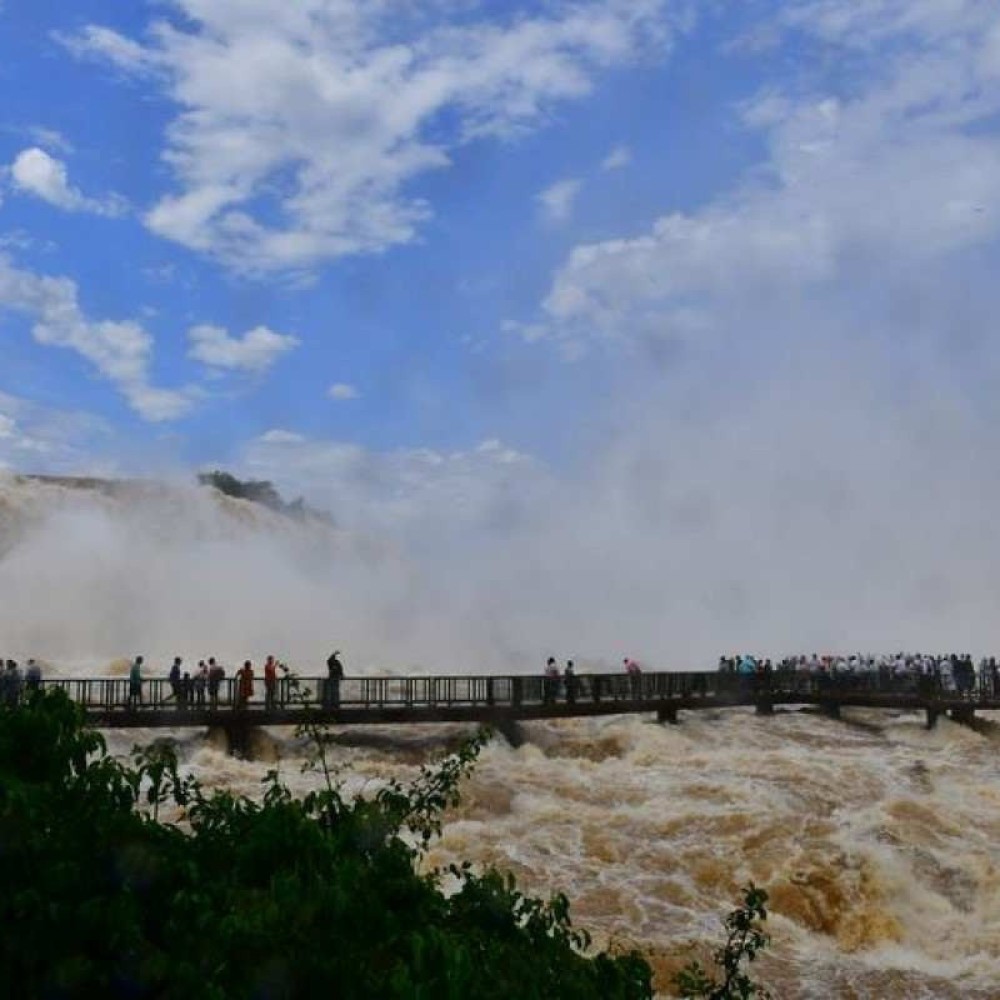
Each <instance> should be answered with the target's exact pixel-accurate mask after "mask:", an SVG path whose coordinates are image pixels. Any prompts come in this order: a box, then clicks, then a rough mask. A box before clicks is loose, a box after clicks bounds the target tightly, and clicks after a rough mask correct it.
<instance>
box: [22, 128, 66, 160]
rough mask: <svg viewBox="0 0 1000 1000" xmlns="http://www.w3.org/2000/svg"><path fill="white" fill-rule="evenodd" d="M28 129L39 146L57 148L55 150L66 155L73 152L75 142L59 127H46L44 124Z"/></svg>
mask: <svg viewBox="0 0 1000 1000" xmlns="http://www.w3.org/2000/svg"><path fill="white" fill-rule="evenodd" d="M27 131H28V135H30V136H31V138H32V140H33V141H34V142H35V144H36V145H38V146H43V147H46V148H48V149H52V150H55V152H57V153H62V154H64V155H67V154H69V153H72V152H73V143H71V142H70V141H69V139H67V138H66V136H64V135H63V134H62V132H59V131H58V130H57V129H54V128H46V127H45V126H44V125H32V126H31V127H30V128H29V129H28V130H27Z"/></svg>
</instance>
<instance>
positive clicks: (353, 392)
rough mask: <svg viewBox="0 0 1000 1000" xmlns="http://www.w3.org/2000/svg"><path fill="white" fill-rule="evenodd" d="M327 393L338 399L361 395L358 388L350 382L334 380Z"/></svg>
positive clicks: (355, 397)
mask: <svg viewBox="0 0 1000 1000" xmlns="http://www.w3.org/2000/svg"><path fill="white" fill-rule="evenodd" d="M326 394H327V395H328V396H329V397H330V399H336V400H338V401H343V400H346V399H357V398H358V397H359V396H360V395H361V393H360V392H358V390H357V388H356V387H355V386H353V385H351V384H350V383H348V382H334V383H333V385H331V386H330V388H329V389H327V392H326Z"/></svg>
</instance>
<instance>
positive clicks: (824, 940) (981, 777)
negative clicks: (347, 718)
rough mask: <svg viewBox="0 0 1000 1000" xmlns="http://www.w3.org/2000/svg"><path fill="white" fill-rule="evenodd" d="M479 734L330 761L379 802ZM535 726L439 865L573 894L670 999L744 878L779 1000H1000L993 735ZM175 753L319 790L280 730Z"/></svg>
mask: <svg viewBox="0 0 1000 1000" xmlns="http://www.w3.org/2000/svg"><path fill="white" fill-rule="evenodd" d="M467 731H468V730H462V729H461V728H460V727H442V726H430V727H412V728H403V727H385V728H381V729H376V728H371V729H364V730H353V729H350V728H347V727H345V728H342V729H340V730H338V731H337V732H338V736H339V739H340V740H341V741H342V742H341V743H340V744H339V745H338V747H337V748H336V753H335V758H336V762H337V764H338V765H339V766H342V767H343V771H342V775H341V777H342V780H343V781H344V784H345V787H346V789H347V790H348V791H352V792H360V793H365V792H368V793H370V792H371V791H372V789H374V788H376V787H378V785H379V784H380V783H381V782H383V781H385V780H386V779H387V778H389V777H399V778H403V779H405V778H407V777H411V776H413V775H414V774H415V773H416V769H417V768H418V766H419V765H420V764H421V763H423V762H426V761H428V760H430V759H432V758H433V757H434V756H435V755H436V754H439V753H441V752H443V750H444V749H445V747H446V746H448V745H449V744H451V743H453V742H454V740H455V739H456V738H457V737H458V736H459V735H461V733H462V732H467ZM524 731H525V734H526V736H527V737H528V742H527V743H526V744H525V745H524V746H522V747H519V748H517V749H512V748H511V747H509V746H508V745H507V744H506V743H504V742H503V741H500V740H498V741H494V742H493V743H491V744H490V745H489V746H488V747H487V748H486V750H485V751H484V753H483V754H482V757H481V759H480V761H479V764H478V766H477V768H476V770H475V772H474V774H473V776H472V778H471V779H470V780H469V781H468V782H467V783H466V785H465V786H464V789H463V797H462V803H461V805H460V806H459V808H458V809H456V810H454V811H453V812H452V813H450V814H449V817H448V822H447V824H446V826H445V830H444V834H443V837H442V838H441V840H440V841H439V842H438V843H436V844H435V846H434V847H433V849H432V850H431V852H430V854H429V856H428V858H427V864H428V865H430V866H434V865H443V864H446V863H447V862H449V861H452V860H456V859H460V858H468V859H471V860H473V861H475V862H478V863H480V864H483V865H495V866H497V867H499V868H502V869H505V870H509V871H512V872H513V873H514V874H515V875H516V876H517V878H518V882H519V884H520V885H521V887H522V888H524V889H525V890H528V891H530V892H533V893H537V894H543V895H546V894H548V893H550V892H554V891H564V892H566V893H567V894H568V895H569V897H570V899H571V901H572V913H573V916H574V920H575V922H576V923H577V924H579V925H580V926H584V927H586V928H588V929H589V930H590V931H591V932H592V933H593V934H594V936H595V940H596V941H597V942H599V943H601V944H607V943H609V942H613V943H617V944H622V945H630V946H631V945H634V946H637V947H639V948H640V949H642V950H643V951H644V952H645V953H646V954H647V955H648V956H649V958H650V960H651V962H652V964H653V966H654V969H655V970H656V975H657V985H658V987H659V989H660V990H661V992H662V994H663V995H665V996H667V995H670V990H669V983H670V980H671V977H672V974H673V973H674V972H675V971H676V969H678V968H679V967H680V966H681V965H683V964H684V963H685V962H686V961H687V960H688V959H689V958H690V957H691V956H692V954H696V955H699V956H700V957H702V958H704V957H705V956H706V954H707V951H708V949H709V948H710V947H711V946H712V945H714V944H717V943H718V942H719V941H720V939H721V933H720V932H721V927H720V920H721V917H722V915H724V913H725V912H726V910H727V909H728V908H729V907H730V906H732V905H733V904H734V903H735V901H736V900H737V899H738V898H739V889H740V886H742V885H744V884H745V883H746V882H748V881H749V880H751V879H752V880H753V881H755V882H756V883H758V884H759V885H762V886H764V887H765V888H766V889H767V890H768V892H769V894H770V917H769V920H768V930H769V932H770V933H771V935H772V938H773V941H772V945H771V947H770V949H769V950H768V953H767V955H766V956H765V957H764V958H763V959H762V960H761V961H760V962H759V963H758V965H757V966H755V968H756V970H757V975H758V977H759V978H760V979H761V980H762V981H764V982H766V984H767V985H768V986H769V987H770V988H771V989H772V991H773V992H774V993H775V995H776V996H777V997H788V998H823V997H845V998H846V997H873V998H874V997H884V998H901V1000H902V998H907V1000H909V998H914V997H956V998H957V997H963V998H964V997H996V996H998V995H1000V983H998V979H997V962H998V959H1000V891H998V889H1000V886H998V882H1000V759H998V756H997V750H998V744H1000V725H998V724H997V723H996V722H994V721H992V720H989V719H984V720H983V721H982V723H981V724H980V726H979V728H978V730H976V731H973V730H971V729H967V728H963V727H961V726H958V725H956V724H954V723H951V722H949V721H942V722H940V723H939V725H938V728H937V729H936V730H934V731H927V730H926V729H925V728H924V725H923V718H922V716H918V715H917V714H905V713H898V712H878V711H874V710H854V711H850V712H845V718H844V719H842V720H841V721H834V720H829V719H826V718H823V717H821V716H818V715H814V714H811V713H806V712H780V713H778V714H777V715H775V716H774V717H771V718H759V717H757V716H755V715H754V714H753V713H752V712H751V711H747V710H726V711H719V712H714V711H706V712H691V713H683V714H682V716H681V724H680V725H677V726H666V725H660V724H658V723H656V722H654V721H652V720H651V719H650V718H640V717H613V718H609V719H602V720H572V721H560V722H550V723H536V724H529V725H527V726H525V727H524ZM113 738H114V740H115V742H116V745H117V746H119V748H122V749H124V748H125V746H126V745H127V743H128V740H129V737H127V736H125V735H118V736H115V737H113ZM181 747H182V753H183V755H184V758H185V760H186V762H187V764H188V766H189V767H190V768H191V770H192V771H193V772H194V773H196V774H198V775H199V776H200V778H201V779H202V780H203V781H204V782H205V783H206V784H208V785H220V786H226V787H230V788H235V789H239V790H241V791H244V792H247V793H249V794H256V793H257V791H258V790H259V780H260V778H261V776H262V774H263V772H264V770H265V769H266V768H268V767H271V766H273V763H274V761H275V760H277V761H279V763H280V767H281V769H282V773H283V775H284V777H285V780H286V781H287V782H288V784H289V785H290V786H291V787H293V788H295V789H299V790H303V789H305V788H307V787H310V786H311V784H312V783H313V782H315V781H316V777H315V776H314V775H303V774H301V773H300V764H301V760H302V756H301V755H302V747H301V746H300V745H299V744H297V743H296V741H295V740H294V738H292V737H291V736H290V735H289V734H287V733H282V732H279V731H271V732H268V733H262V734H260V738H259V740H258V744H257V751H258V753H259V754H261V755H262V757H263V758H264V759H263V760H259V761H257V762H246V761H238V760H234V759H232V758H229V757H226V756H225V754H224V752H223V750H222V748H221V745H220V744H213V743H211V742H206V741H205V739H204V734H196V733H193V732H192V733H187V734H186V735H185V736H184V737H183V738H182V742H181Z"/></svg>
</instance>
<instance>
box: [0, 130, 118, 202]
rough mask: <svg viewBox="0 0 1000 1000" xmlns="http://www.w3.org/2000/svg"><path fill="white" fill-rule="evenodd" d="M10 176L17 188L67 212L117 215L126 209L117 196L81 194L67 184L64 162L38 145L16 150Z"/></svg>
mask: <svg viewBox="0 0 1000 1000" xmlns="http://www.w3.org/2000/svg"><path fill="white" fill-rule="evenodd" d="M10 177H11V180H12V182H13V184H14V188H15V189H16V190H17V191H19V192H21V193H22V194H30V195H34V196H35V197H36V198H41V199H42V201H47V202H48V203H49V204H50V205H55V206H56V207H57V208H62V209H65V210H66V211H68V212H93V213H94V214H96V215H108V216H117V215H121V214H122V213H123V212H124V211H125V204H124V202H123V200H122V199H121V198H119V197H116V196H110V197H107V198H103V199H97V198H88V197H86V196H85V195H83V194H81V192H80V191H79V190H77V188H75V187H73V186H72V185H71V184H70V182H69V175H68V172H67V170H66V164H65V163H63V162H62V161H61V160H58V159H56V158H55V157H54V156H50V155H49V154H48V153H46V152H45V150H44V149H39V148H38V147H37V146H33V147H32V148H31V149H25V150H22V151H21V152H20V153H18V155H17V156H16V157H15V159H14V162H13V163H12V164H11V166H10Z"/></svg>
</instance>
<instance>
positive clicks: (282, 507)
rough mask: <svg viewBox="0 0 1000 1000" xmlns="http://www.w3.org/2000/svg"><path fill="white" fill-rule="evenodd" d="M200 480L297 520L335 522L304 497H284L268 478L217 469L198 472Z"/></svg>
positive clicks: (221, 491) (236, 496)
mask: <svg viewBox="0 0 1000 1000" xmlns="http://www.w3.org/2000/svg"><path fill="white" fill-rule="evenodd" d="M198 482H199V483H200V484H201V485H202V486H212V487H214V488H215V489H217V490H218V491H219V492H220V493H224V494H225V495H226V496H227V497H235V498H236V499H238V500H249V501H250V502H251V503H259V504H261V505H262V506H264V507H268V508H269V509H270V510H274V511H277V512H278V513H279V514H285V515H286V516H288V517H292V518H296V519H297V520H302V519H304V518H306V517H311V518H317V519H320V520H324V521H329V522H330V523H332V522H333V519H332V518H331V517H330V515H329V514H327V513H324V512H321V511H318V510H314V509H313V508H312V507H309V506H308V505H307V504H306V502H305V500H303V499H302V497H299V498H298V499H297V500H292V501H291V502H288V501H286V500H284V499H282V496H281V494H280V493H279V492H278V491H277V489H276V488H275V486H274V483H272V482H269V481H268V480H266V479H237V478H236V476H234V475H232V473H229V472H223V471H222V470H221V469H215V470H214V471H213V472H200V473H198Z"/></svg>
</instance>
